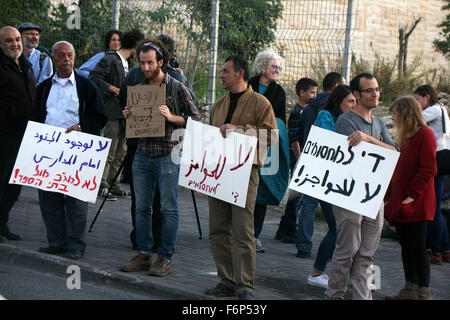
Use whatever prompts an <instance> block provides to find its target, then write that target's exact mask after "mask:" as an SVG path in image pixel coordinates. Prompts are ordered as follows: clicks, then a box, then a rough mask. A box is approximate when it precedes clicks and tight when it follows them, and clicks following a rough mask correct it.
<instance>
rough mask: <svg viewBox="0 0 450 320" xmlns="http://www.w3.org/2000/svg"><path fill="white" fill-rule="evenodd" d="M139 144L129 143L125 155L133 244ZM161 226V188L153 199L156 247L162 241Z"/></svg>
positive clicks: (132, 240) (153, 229)
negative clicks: (133, 169)
mask: <svg viewBox="0 0 450 320" xmlns="http://www.w3.org/2000/svg"><path fill="white" fill-rule="evenodd" d="M136 149H137V144H135V143H133V144H128V146H127V154H126V156H125V160H124V161H125V165H124V168H123V170H124V172H126V176H127V177H128V181H129V183H130V192H131V222H132V224H133V230H132V231H131V235H130V238H131V242H132V243H133V245H135V244H136V195H135V194H134V185H133V173H132V167H133V160H134V155H135V154H136ZM161 228H162V214H161V198H160V195H159V189H158V188H156V190H155V197H154V199H153V208H152V233H153V239H154V243H155V245H154V247H159V245H160V243H161Z"/></svg>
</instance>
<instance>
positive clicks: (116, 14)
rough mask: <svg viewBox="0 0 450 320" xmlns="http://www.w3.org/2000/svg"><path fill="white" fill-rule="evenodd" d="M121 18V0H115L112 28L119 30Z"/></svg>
mask: <svg viewBox="0 0 450 320" xmlns="http://www.w3.org/2000/svg"><path fill="white" fill-rule="evenodd" d="M119 20H120V0H114V1H113V12H112V23H111V28H112V29H114V30H119Z"/></svg>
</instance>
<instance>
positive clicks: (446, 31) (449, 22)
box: [433, 0, 450, 58]
mask: <svg viewBox="0 0 450 320" xmlns="http://www.w3.org/2000/svg"><path fill="white" fill-rule="evenodd" d="M446 1H447V4H446V5H444V6H443V7H442V10H450V0H446ZM445 18H446V20H444V21H442V22H441V23H440V24H438V27H439V28H442V31H441V32H440V34H441V36H442V38H443V40H438V39H436V40H434V42H433V44H434V48H435V49H436V51H438V52H440V53H442V54H443V55H444V57H446V58H450V13H448V14H447V16H446V17H445Z"/></svg>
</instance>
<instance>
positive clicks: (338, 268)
mask: <svg viewBox="0 0 450 320" xmlns="http://www.w3.org/2000/svg"><path fill="white" fill-rule="evenodd" d="M350 87H351V90H352V93H353V95H354V96H355V98H356V101H357V103H356V107H355V108H354V109H352V110H351V111H349V112H346V113H344V114H342V115H341V116H339V118H338V119H337V121H336V129H335V131H336V132H337V133H340V134H344V135H346V136H348V138H347V140H348V142H349V145H350V146H356V145H357V144H359V143H360V142H361V141H365V142H368V143H373V144H375V145H378V146H380V147H384V148H387V149H391V150H397V149H396V144H395V143H394V142H393V141H392V139H391V137H390V136H389V133H388V131H387V129H386V126H385V124H384V122H383V120H382V119H380V118H378V117H375V116H373V115H372V109H375V108H376V107H377V106H378V101H379V99H380V93H381V88H380V87H379V86H378V82H377V80H376V79H375V77H374V76H373V75H371V74H369V73H362V74H359V75H357V76H356V77H355V78H354V79H353V80H352V81H351V82H350ZM333 212H334V216H335V218H336V224H337V240H336V249H335V252H334V256H333V260H332V262H331V265H330V270H329V280H328V290H327V291H326V292H325V295H326V296H327V297H328V298H330V299H343V298H344V294H345V290H346V287H347V283H346V282H347V274H348V273H350V275H351V282H352V285H353V300H371V299H372V292H371V290H370V288H369V284H370V280H371V277H372V265H373V263H374V258H373V257H374V255H375V251H376V250H377V248H378V243H379V241H380V235H381V231H382V228H383V222H384V212H383V206H381V208H380V211H379V212H378V216H377V217H376V218H375V219H370V218H368V217H365V216H362V215H360V214H357V213H355V212H352V211H350V210H346V209H343V208H340V207H338V206H335V205H333Z"/></svg>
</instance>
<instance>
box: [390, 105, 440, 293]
mask: <svg viewBox="0 0 450 320" xmlns="http://www.w3.org/2000/svg"><path fill="white" fill-rule="evenodd" d="M389 110H390V111H391V112H392V120H393V121H394V123H395V126H396V142H397V144H398V145H399V147H400V157H399V159H398V162H397V166H396V167H395V171H394V174H393V176H392V179H391V183H390V185H389V188H388V191H387V193H386V196H385V211H384V213H385V218H386V220H387V221H388V222H389V223H390V225H391V226H393V228H394V229H395V231H396V232H397V235H398V239H399V242H400V245H401V251H402V262H403V271H404V273H405V287H404V288H403V289H401V290H400V292H399V293H398V295H396V296H394V297H390V298H388V299H396V300H406V299H408V300H409V299H411V300H418V299H419V300H431V292H430V285H429V284H430V261H429V259H428V254H427V248H426V239H427V229H428V223H429V222H430V221H432V220H433V217H434V211H435V208H436V198H435V192H434V176H435V175H436V172H437V166H436V138H435V136H434V133H433V130H431V129H430V128H429V127H427V125H426V123H425V121H424V119H423V115H422V108H421V107H420V104H419V103H418V102H417V100H416V99H415V98H414V97H413V96H405V97H401V98H399V99H397V100H396V101H394V103H393V104H392V105H391V106H390V108H389Z"/></svg>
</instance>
